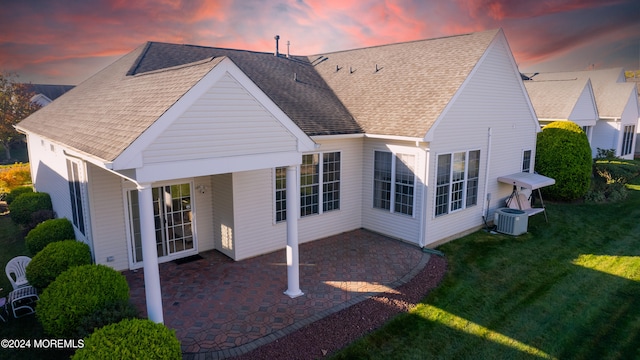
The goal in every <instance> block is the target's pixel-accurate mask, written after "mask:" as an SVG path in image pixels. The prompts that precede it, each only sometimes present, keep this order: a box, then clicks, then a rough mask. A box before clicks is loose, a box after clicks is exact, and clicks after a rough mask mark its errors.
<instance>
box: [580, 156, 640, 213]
mask: <svg viewBox="0 0 640 360" xmlns="http://www.w3.org/2000/svg"><path fill="white" fill-rule="evenodd" d="M638 176H640V164H638V163H637V162H636V161H633V160H623V159H619V158H616V157H606V158H604V157H603V158H599V159H596V161H595V162H594V164H593V181H592V182H591V190H589V192H588V193H587V195H586V196H585V200H587V201H590V202H605V201H610V202H616V201H620V200H624V199H626V197H627V195H628V194H629V190H628V189H627V187H626V186H625V184H627V183H629V182H630V181H631V180H633V179H634V178H636V177H638Z"/></svg>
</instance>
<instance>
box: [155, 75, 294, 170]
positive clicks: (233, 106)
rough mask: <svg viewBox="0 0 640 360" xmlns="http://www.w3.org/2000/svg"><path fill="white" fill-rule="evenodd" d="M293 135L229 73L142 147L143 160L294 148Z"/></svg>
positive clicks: (185, 158)
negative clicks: (152, 140)
mask: <svg viewBox="0 0 640 360" xmlns="http://www.w3.org/2000/svg"><path fill="white" fill-rule="evenodd" d="M296 149H297V141H296V138H295V136H294V135H293V134H291V133H290V132H289V131H288V130H287V129H286V128H285V127H284V126H283V125H282V123H280V122H279V121H278V120H277V119H276V118H275V117H274V116H273V115H271V114H270V113H269V112H268V111H267V110H266V109H265V108H264V107H263V106H262V105H261V104H260V103H259V102H258V101H257V100H256V99H255V98H254V97H253V96H252V95H251V94H250V93H249V92H248V91H247V90H246V89H244V88H243V87H242V86H241V85H240V84H239V83H238V81H236V80H235V79H234V78H233V77H232V76H231V75H229V74H227V75H225V76H223V77H222V78H221V79H220V80H219V81H218V82H217V83H216V84H214V85H213V86H212V87H211V88H210V89H209V90H208V91H207V92H206V93H205V94H204V95H202V97H201V98H199V99H198V100H196V102H195V103H194V104H193V105H192V106H191V107H190V108H189V109H188V110H187V111H186V112H185V113H184V114H182V116H180V117H179V118H178V119H176V120H175V121H174V122H173V123H172V124H171V125H169V127H168V128H167V129H166V130H165V131H163V132H162V134H161V135H160V136H159V137H158V138H157V139H156V140H155V141H154V142H153V143H152V144H151V145H150V146H149V147H147V149H145V150H144V151H143V157H144V162H145V164H151V163H163V162H173V161H184V160H198V159H203V158H219V157H228V156H240V155H249V154H264V153H275V152H282V151H296Z"/></svg>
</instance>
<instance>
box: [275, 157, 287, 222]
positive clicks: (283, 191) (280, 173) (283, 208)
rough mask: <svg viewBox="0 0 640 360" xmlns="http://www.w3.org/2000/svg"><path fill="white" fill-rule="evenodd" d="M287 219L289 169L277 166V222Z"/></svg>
mask: <svg viewBox="0 0 640 360" xmlns="http://www.w3.org/2000/svg"><path fill="white" fill-rule="evenodd" d="M285 220H287V169H286V168H284V167H279V168H276V222H280V221H285Z"/></svg>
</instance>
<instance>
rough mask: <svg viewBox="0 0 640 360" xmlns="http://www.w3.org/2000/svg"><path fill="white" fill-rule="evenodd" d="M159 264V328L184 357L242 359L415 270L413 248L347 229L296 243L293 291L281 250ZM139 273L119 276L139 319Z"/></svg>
mask: <svg viewBox="0 0 640 360" xmlns="http://www.w3.org/2000/svg"><path fill="white" fill-rule="evenodd" d="M200 256H201V259H196V260H193V261H190V262H186V263H181V264H179V263H178V261H172V262H167V263H164V264H160V282H161V288H162V303H163V304H162V307H163V309H164V323H165V325H166V326H167V327H169V328H171V329H175V330H176V335H177V337H178V339H179V340H180V341H181V344H182V351H183V353H184V354H185V355H187V354H192V355H194V356H196V357H198V358H199V357H200V356H207V358H209V357H211V358H224V357H225V356H228V355H229V354H242V353H245V352H248V351H251V350H253V349H255V348H257V347H259V346H261V345H264V344H267V343H269V342H272V341H274V340H276V339H278V338H280V337H282V336H285V335H287V334H289V333H292V332H293V331H295V330H297V329H300V328H302V327H303V326H305V325H307V324H310V323H312V322H314V321H317V320H319V319H321V318H323V317H325V316H328V315H330V314H332V313H335V312H337V311H340V310H342V309H344V308H347V307H349V306H352V305H354V304H356V303H358V302H360V301H362V300H364V299H366V298H367V297H369V296H372V295H375V294H378V293H381V292H389V291H393V290H392V289H394V288H396V287H398V286H400V285H402V284H403V283H405V282H407V281H408V280H410V279H411V278H413V276H414V275H415V274H416V273H418V272H419V271H420V270H422V269H423V268H424V267H425V265H426V263H427V261H428V260H429V256H428V255H427V254H426V253H423V252H422V251H421V249H420V248H418V247H415V246H413V245H409V244H406V243H403V242H400V241H397V240H393V239H389V238H387V237H384V236H381V235H378V234H375V233H372V232H369V231H367V230H362V229H361V230H354V231H351V232H347V233H342V234H339V235H336V236H331V237H329V238H325V239H322V240H317V241H313V242H310V243H305V244H302V245H300V288H301V290H302V291H303V293H304V295H302V296H299V297H295V298H291V297H289V296H287V295H286V294H284V293H283V291H284V290H285V285H286V284H287V264H286V255H285V250H284V249H283V250H281V251H276V252H273V253H269V254H266V255H262V256H257V257H254V258H250V259H247V260H243V261H239V262H235V261H233V260H231V259H230V258H228V257H226V256H225V255H223V254H221V253H220V252H218V251H208V252H204V253H201V254H200ZM143 272H144V270H143V269H139V270H131V271H126V272H125V275H126V277H127V280H128V282H129V285H130V288H131V301H132V302H133V303H134V304H135V305H136V307H138V309H139V310H140V312H141V315H143V316H146V315H147V314H146V309H147V306H146V300H145V289H144V276H143Z"/></svg>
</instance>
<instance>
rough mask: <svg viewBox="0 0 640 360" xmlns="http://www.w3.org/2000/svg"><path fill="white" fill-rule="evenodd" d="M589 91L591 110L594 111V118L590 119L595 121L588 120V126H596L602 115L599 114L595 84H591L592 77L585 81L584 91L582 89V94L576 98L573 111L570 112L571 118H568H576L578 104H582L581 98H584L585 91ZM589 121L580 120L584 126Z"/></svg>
mask: <svg viewBox="0 0 640 360" xmlns="http://www.w3.org/2000/svg"><path fill="white" fill-rule="evenodd" d="M585 92H587V96H588V97H589V101H590V104H591V109H590V110H591V111H592V112H593V118H592V119H589V120H593V121H589V122H588V126H594V125H595V124H596V122H597V121H598V118H599V117H600V115H599V114H598V107H597V105H596V98H595V94H594V93H593V86H592V85H591V79H587V81H585V85H584V88H582V91H580V94H579V95H578V98H577V99H576V103H575V104H574V105H573V108H572V109H571V113H570V114H569V119H567V120H572V119H574V118H575V116H574V114H575V112H576V110H578V105H580V104H581V101H580V100H581V99H582V95H584V93H585ZM578 120H585V119H578ZM572 121H573V120H572ZM586 124H587V122H585V121H580V125H581V126H584V125H586Z"/></svg>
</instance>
